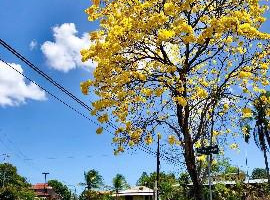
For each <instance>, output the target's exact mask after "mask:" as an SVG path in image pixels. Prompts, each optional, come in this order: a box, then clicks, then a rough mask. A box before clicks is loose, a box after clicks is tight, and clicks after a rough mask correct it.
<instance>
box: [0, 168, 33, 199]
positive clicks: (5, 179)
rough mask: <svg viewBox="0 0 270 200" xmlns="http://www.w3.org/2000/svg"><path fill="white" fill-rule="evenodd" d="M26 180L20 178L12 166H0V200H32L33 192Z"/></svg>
mask: <svg viewBox="0 0 270 200" xmlns="http://www.w3.org/2000/svg"><path fill="white" fill-rule="evenodd" d="M30 187H31V184H29V183H28V182H27V181H26V179H25V178H24V177H22V176H20V175H19V174H18V172H17V168H16V167H15V166H13V165H12V164H8V163H4V164H0V199H3V200H20V199H24V200H32V199H34V192H33V191H32V190H31V189H30Z"/></svg>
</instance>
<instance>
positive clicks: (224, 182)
mask: <svg viewBox="0 0 270 200" xmlns="http://www.w3.org/2000/svg"><path fill="white" fill-rule="evenodd" d="M267 182H268V180H267V179H252V180H245V181H243V183H244V184H262V183H267ZM236 183H237V181H213V182H212V185H216V184H224V185H235V184H236ZM188 185H193V184H192V183H190V184H188ZM203 185H208V183H204V184H203ZM174 186H179V184H175V185H174Z"/></svg>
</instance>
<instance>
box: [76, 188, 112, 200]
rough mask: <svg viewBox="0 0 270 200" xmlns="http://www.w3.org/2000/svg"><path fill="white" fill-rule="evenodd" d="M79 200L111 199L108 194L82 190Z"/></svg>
mask: <svg viewBox="0 0 270 200" xmlns="http://www.w3.org/2000/svg"><path fill="white" fill-rule="evenodd" d="M79 200H113V197H112V196H111V193H109V192H104V193H101V192H98V191H94V190H84V191H83V192H82V194H81V195H80V197H79Z"/></svg>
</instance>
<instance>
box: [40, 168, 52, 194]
mask: <svg viewBox="0 0 270 200" xmlns="http://www.w3.org/2000/svg"><path fill="white" fill-rule="evenodd" d="M42 174H43V175H44V180H45V183H44V194H46V193H47V187H46V184H47V175H48V174H50V173H49V172H42Z"/></svg>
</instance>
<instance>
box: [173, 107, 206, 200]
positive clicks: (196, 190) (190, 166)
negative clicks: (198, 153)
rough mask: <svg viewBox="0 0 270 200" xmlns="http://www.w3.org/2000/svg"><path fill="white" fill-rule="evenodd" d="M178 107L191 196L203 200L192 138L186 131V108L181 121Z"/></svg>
mask: <svg viewBox="0 0 270 200" xmlns="http://www.w3.org/2000/svg"><path fill="white" fill-rule="evenodd" d="M182 109H183V108H181V107H180V106H179V105H178V106H177V113H178V123H179V125H180V127H182V132H183V135H184V142H185V145H184V157H185V163H186V166H187V171H188V173H189V175H190V178H191V180H192V183H193V194H194V198H195V200H204V198H203V193H202V185H201V181H200V178H199V174H198V170H197V167H196V159H195V152H194V149H193V142H192V137H191V135H190V132H189V129H188V112H189V111H188V108H187V106H186V107H185V115H184V118H185V119H183V115H182V111H183V110H182Z"/></svg>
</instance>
